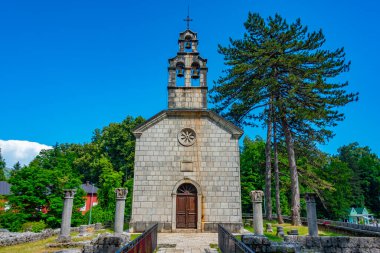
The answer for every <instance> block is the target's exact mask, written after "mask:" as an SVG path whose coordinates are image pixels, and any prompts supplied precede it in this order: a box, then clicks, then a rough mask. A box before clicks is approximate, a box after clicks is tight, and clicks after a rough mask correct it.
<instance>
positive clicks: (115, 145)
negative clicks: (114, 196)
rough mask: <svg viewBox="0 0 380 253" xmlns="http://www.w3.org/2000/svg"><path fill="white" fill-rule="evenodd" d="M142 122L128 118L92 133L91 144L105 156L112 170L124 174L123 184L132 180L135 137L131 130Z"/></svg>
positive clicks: (139, 118) (141, 119)
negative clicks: (96, 146)
mask: <svg viewBox="0 0 380 253" xmlns="http://www.w3.org/2000/svg"><path fill="white" fill-rule="evenodd" d="M143 122H144V119H143V118H142V117H137V118H133V117H131V116H128V117H127V118H126V119H124V120H123V122H121V123H111V124H109V125H108V126H106V127H104V128H103V129H102V130H101V131H100V130H96V131H95V133H94V137H93V142H94V143H96V144H97V145H98V146H99V147H100V149H101V151H102V153H105V154H107V156H108V157H109V160H110V162H111V163H112V166H113V168H114V170H116V171H119V172H123V173H124V180H123V181H124V182H125V181H126V180H128V179H130V178H133V168H134V157H135V137H134V136H133V134H132V130H133V129H134V128H135V127H136V126H138V125H140V124H142V123H143Z"/></svg>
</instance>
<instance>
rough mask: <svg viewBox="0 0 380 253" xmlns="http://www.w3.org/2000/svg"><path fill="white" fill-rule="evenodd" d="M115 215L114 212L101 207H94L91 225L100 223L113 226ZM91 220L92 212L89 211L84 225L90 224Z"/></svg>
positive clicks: (85, 216) (84, 219) (84, 218)
mask: <svg viewBox="0 0 380 253" xmlns="http://www.w3.org/2000/svg"><path fill="white" fill-rule="evenodd" d="M114 215H115V211H114V210H112V211H111V210H104V209H102V208H101V207H100V206H99V205H97V206H94V207H93V208H92V212H91V223H92V224H94V223H97V222H100V223H102V224H105V223H106V224H107V223H110V224H112V223H113V221H114ZM89 218H90V211H88V212H87V213H86V214H85V215H84V216H83V224H88V221H89Z"/></svg>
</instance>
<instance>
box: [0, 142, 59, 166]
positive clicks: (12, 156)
mask: <svg viewBox="0 0 380 253" xmlns="http://www.w3.org/2000/svg"><path fill="white" fill-rule="evenodd" d="M0 148H1V154H2V156H3V158H4V159H5V162H6V163H7V167H9V168H10V167H12V166H13V165H14V164H15V163H17V162H20V163H21V165H28V164H29V163H30V162H31V161H32V160H33V159H34V158H35V157H36V156H37V155H38V154H39V153H40V151H41V150H42V149H51V148H52V147H50V146H47V145H44V144H40V143H37V142H31V141H18V140H7V141H5V140H0Z"/></svg>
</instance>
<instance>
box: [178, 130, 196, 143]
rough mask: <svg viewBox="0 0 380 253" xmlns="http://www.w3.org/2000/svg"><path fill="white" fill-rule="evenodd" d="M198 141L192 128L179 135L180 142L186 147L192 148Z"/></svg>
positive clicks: (182, 131)
mask: <svg viewBox="0 0 380 253" xmlns="http://www.w3.org/2000/svg"><path fill="white" fill-rule="evenodd" d="M195 139H196V134H195V131H194V130H193V129H191V128H184V129H182V130H181V131H180V132H179V133H178V141H179V143H181V144H182V145H184V146H191V145H193V144H194V142H195Z"/></svg>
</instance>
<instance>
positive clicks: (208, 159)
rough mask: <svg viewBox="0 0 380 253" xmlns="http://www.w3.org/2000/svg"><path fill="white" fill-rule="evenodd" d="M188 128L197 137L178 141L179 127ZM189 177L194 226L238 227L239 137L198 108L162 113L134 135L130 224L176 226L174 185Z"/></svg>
mask: <svg viewBox="0 0 380 253" xmlns="http://www.w3.org/2000/svg"><path fill="white" fill-rule="evenodd" d="M184 128H191V129H193V130H194V131H195V133H196V141H195V143H194V144H193V145H191V146H183V145H181V144H180V143H179V141H178V133H179V132H180V131H181V130H182V129H184ZM185 182H189V183H192V184H193V185H195V186H196V187H198V188H199V190H198V199H199V202H198V203H199V204H198V217H199V221H200V224H198V227H197V229H198V231H217V225H216V224H218V223H223V224H225V225H226V226H227V227H228V226H230V227H231V229H232V230H233V231H234V232H235V231H238V230H239V229H240V228H241V225H242V224H241V223H242V219H241V199H240V164H239V144H238V139H237V138H235V137H233V136H232V134H231V133H230V132H228V131H227V130H226V129H225V128H224V127H223V126H222V125H220V123H218V122H215V121H214V120H212V119H211V118H209V117H204V116H199V115H198V114H197V113H194V114H193V115H188V116H186V117H185V116H181V115H177V116H167V117H166V118H164V119H162V120H161V121H159V122H157V123H155V124H154V125H152V126H150V127H149V128H148V129H146V130H145V131H144V132H143V133H142V134H141V136H140V137H139V138H137V140H136V153H135V178H134V191H133V206H132V219H131V226H132V228H133V229H134V231H143V230H145V229H146V228H148V227H149V226H150V225H152V224H154V223H159V231H173V229H174V230H175V219H176V216H175V205H176V200H175V194H176V188H177V187H178V186H179V185H181V184H182V183H185Z"/></svg>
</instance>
